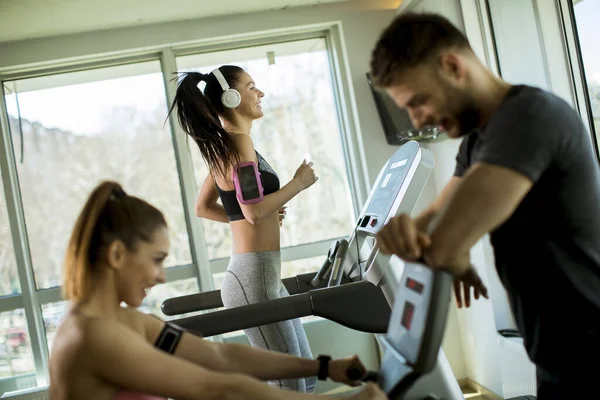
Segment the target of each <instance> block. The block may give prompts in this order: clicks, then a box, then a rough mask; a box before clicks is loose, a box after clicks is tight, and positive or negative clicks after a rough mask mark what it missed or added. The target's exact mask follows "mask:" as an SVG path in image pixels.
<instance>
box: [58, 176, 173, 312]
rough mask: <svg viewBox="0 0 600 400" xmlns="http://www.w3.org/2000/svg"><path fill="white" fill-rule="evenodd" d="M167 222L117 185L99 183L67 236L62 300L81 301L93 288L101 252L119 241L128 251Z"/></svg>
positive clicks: (160, 213)
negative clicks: (68, 236) (68, 237)
mask: <svg viewBox="0 0 600 400" xmlns="http://www.w3.org/2000/svg"><path fill="white" fill-rule="evenodd" d="M166 226H167V222H166V220H165V218H164V215H163V214H162V212H160V210H158V209H157V208H155V207H154V206H152V205H150V204H148V203H147V202H145V201H144V200H142V199H140V198H137V197H134V196H129V195H127V194H126V193H125V191H124V190H123V188H122V187H121V185H119V184H118V183H117V182H110V181H105V182H102V183H100V184H99V185H98V186H97V187H96V188H95V189H94V190H93V191H92V193H91V194H90V196H89V197H88V199H87V201H86V202H85V205H84V206H83V209H82V210H81V213H80V214H79V217H77V221H76V222H75V226H74V228H73V232H72V233H71V238H70V239H69V245H68V247H67V254H66V257H65V270H64V278H63V279H64V281H63V285H62V291H63V297H64V299H65V300H72V301H74V302H79V301H81V300H84V299H85V298H86V297H87V296H88V295H89V293H90V291H91V290H92V287H93V279H94V275H95V274H96V273H97V272H98V271H97V269H98V261H99V259H100V258H101V257H102V254H103V250H105V249H106V247H107V246H108V245H110V243H112V242H113V241H114V240H120V241H121V242H123V243H124V244H125V246H126V247H127V249H128V250H132V251H133V250H134V249H135V246H136V244H137V243H138V242H139V241H140V240H143V241H146V242H150V241H151V240H152V234H153V233H154V232H155V230H156V229H157V228H159V227H166Z"/></svg>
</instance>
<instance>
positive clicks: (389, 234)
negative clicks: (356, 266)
mask: <svg viewBox="0 0 600 400" xmlns="http://www.w3.org/2000/svg"><path fill="white" fill-rule="evenodd" d="M375 237H376V239H377V244H378V245H379V250H380V251H381V252H382V253H386V254H395V255H397V256H398V257H400V258H401V259H403V260H405V261H417V260H418V259H420V258H421V257H423V251H424V250H425V249H426V248H428V247H429V246H430V245H431V238H430V236H429V235H428V234H426V233H425V232H422V231H421V230H419V228H418V227H417V224H416V223H415V220H414V219H412V218H411V217H410V216H408V215H407V214H400V215H398V216H397V217H393V218H392V219H390V220H389V222H388V223H387V224H385V226H384V227H383V228H381V230H380V231H379V232H378V233H377V235H376V236H375Z"/></svg>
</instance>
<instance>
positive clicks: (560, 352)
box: [371, 13, 600, 399]
mask: <svg viewBox="0 0 600 400" xmlns="http://www.w3.org/2000/svg"><path fill="white" fill-rule="evenodd" d="M371 75H372V76H373V81H374V82H375V83H376V85H378V86H379V87H381V88H383V89H385V90H386V92H387V93H388V94H389V95H390V96H391V97H392V98H393V99H394V101H395V102H396V104H397V105H398V106H399V107H402V108H406V109H407V110H408V112H409V115H410V117H411V120H412V122H413V124H414V125H415V126H416V127H421V126H425V125H438V126H440V127H441V128H442V129H444V130H445V131H446V132H447V134H448V136H450V137H452V138H459V137H462V138H463V140H462V143H461V147H460V150H459V153H458V155H457V157H456V161H457V163H456V170H455V173H454V176H453V177H452V178H451V179H450V181H449V183H448V184H447V186H446V187H445V188H444V189H443V190H442V192H441V193H440V195H439V196H438V198H437V199H436V200H435V201H434V203H433V204H431V205H430V207H428V208H427V209H426V210H425V211H424V212H422V213H421V214H420V215H419V216H418V217H416V218H414V219H411V218H410V217H409V216H407V215H402V216H400V217H397V218H395V219H392V220H391V221H390V222H389V223H388V224H387V225H386V226H385V227H384V228H383V229H382V230H381V232H380V233H379V235H378V237H377V239H378V243H379V246H380V248H381V250H382V251H384V252H387V253H394V254H397V255H398V256H400V257H401V258H403V259H406V260H419V259H420V260H423V261H424V262H426V263H427V264H428V265H429V266H431V267H433V268H446V269H448V270H449V271H450V272H452V273H453V274H454V275H455V277H456V282H455V294H456V297H457V302H458V304H459V307H460V306H461V305H462V302H463V299H464V302H465V304H466V306H467V307H468V306H469V303H470V291H471V288H472V289H473V290H474V294H475V297H476V298H477V297H478V296H479V295H480V294H483V295H484V296H486V297H487V289H486V288H485V286H484V285H483V283H482V282H481V280H480V279H479V277H478V275H477V273H476V271H475V270H474V268H473V267H472V266H471V263H470V259H469V250H470V249H471V247H472V246H473V245H474V244H475V243H476V242H477V241H478V240H479V239H480V238H481V237H482V236H483V235H485V234H486V233H489V234H490V238H491V243H492V246H493V248H494V254H495V261H496V268H497V271H498V275H499V276H500V279H501V281H502V283H503V285H504V287H505V288H506V291H507V293H508V297H509V299H510V303H511V307H512V310H513V313H514V315H515V319H516V322H517V326H518V329H519V332H520V334H521V336H523V338H524V342H525V347H526V349H527V352H528V354H529V357H530V358H531V360H532V361H533V362H534V363H535V364H536V367H537V371H538V398H539V399H555V398H556V399H567V398H578V396H592V395H598V393H597V391H596V388H595V387H594V386H595V379H596V378H595V376H594V373H593V371H596V370H597V368H591V367H588V366H586V361H591V362H593V363H595V362H596V361H597V360H598V359H600V169H599V167H598V160H597V158H596V155H595V154H594V151H593V148H592V142H591V140H590V138H591V137H590V134H589V133H588V132H587V131H586V129H585V127H584V125H583V123H582V121H581V119H580V117H579V115H578V114H577V113H576V112H575V111H574V110H573V108H572V107H570V106H569V105H568V104H567V103H566V102H564V101H563V100H561V99H560V98H558V97H557V96H555V95H553V94H551V93H549V92H547V91H543V90H541V89H538V88H533V87H529V86H525V85H515V86H513V85H510V84H508V83H507V82H504V81H503V80H501V79H500V78H498V77H496V76H494V75H493V74H492V73H491V72H490V71H489V70H488V69H487V68H486V67H485V66H484V65H483V64H482V63H481V62H480V61H479V60H478V59H477V57H476V56H475V54H474V53H473V51H472V50H471V48H470V46H469V44H468V41H467V39H466V38H465V37H464V35H463V34H462V33H461V32H460V31H458V30H457V29H456V28H455V27H454V26H453V25H452V24H450V23H449V22H448V21H447V20H446V19H444V18H443V17H440V16H437V15H432V14H411V13H408V14H401V15H399V16H397V17H396V19H395V20H394V21H393V22H392V23H391V24H390V26H389V27H388V28H386V30H385V31H384V32H383V33H382V35H381V37H380V38H379V40H378V42H377V44H376V46H375V49H374V51H373V55H372V60H371ZM433 221H434V223H433V224H431V223H432V222H433ZM588 398H589V397H588Z"/></svg>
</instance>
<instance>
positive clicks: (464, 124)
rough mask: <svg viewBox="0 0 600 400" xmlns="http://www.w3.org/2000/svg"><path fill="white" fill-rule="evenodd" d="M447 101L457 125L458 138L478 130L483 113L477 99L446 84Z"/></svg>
mask: <svg viewBox="0 0 600 400" xmlns="http://www.w3.org/2000/svg"><path fill="white" fill-rule="evenodd" d="M445 86H446V101H447V104H449V105H450V109H451V115H452V116H453V117H454V122H455V123H456V127H455V129H456V130H457V131H458V136H459V137H460V136H464V135H466V134H468V133H470V132H472V131H473V130H475V129H477V128H478V127H479V125H480V123H481V112H480V110H479V108H478V107H477V105H476V103H475V99H473V97H472V96H471V95H470V94H468V93H465V92H461V91H459V90H458V89H455V88H452V87H450V85H449V84H446V85H445Z"/></svg>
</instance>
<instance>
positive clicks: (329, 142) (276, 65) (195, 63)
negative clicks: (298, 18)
mask: <svg viewBox="0 0 600 400" xmlns="http://www.w3.org/2000/svg"><path fill="white" fill-rule="evenodd" d="M223 64H233V65H238V66H240V67H242V68H244V70H246V71H247V72H248V73H249V74H250V76H252V78H253V79H254V81H255V82H256V85H257V88H259V89H260V90H262V91H263V92H264V93H265V97H264V98H263V99H262V101H261V103H262V107H263V111H264V117H263V118H262V119H260V120H257V121H255V122H254V125H253V127H252V140H253V142H254V145H255V148H256V150H257V151H258V152H259V153H261V154H262V155H263V156H264V157H265V158H266V159H267V161H268V162H269V163H270V164H271V166H272V167H273V168H274V169H275V171H276V172H277V174H278V175H279V179H280V182H281V185H282V186H283V185H285V184H286V183H287V182H289V181H290V180H291V178H292V177H293V176H294V173H295V172H296V169H297V168H298V166H300V164H301V162H302V160H303V159H305V158H310V159H311V160H312V161H313V162H314V168H315V172H316V174H317V175H318V176H319V181H317V182H316V183H315V184H314V185H313V186H311V187H310V188H308V189H307V190H305V191H303V192H301V193H300V194H299V195H298V196H296V197H295V198H294V199H292V200H291V201H290V202H289V203H288V205H287V206H288V208H287V215H286V219H285V220H284V223H283V227H282V229H281V246H282V247H283V248H285V247H290V246H301V245H309V244H312V243H315V242H322V241H330V240H331V239H335V238H338V237H345V236H348V234H349V233H350V231H351V229H352V224H353V219H354V218H353V207H352V197H351V195H350V190H349V183H348V173H347V171H346V165H345V160H344V152H343V147H342V135H341V131H340V127H339V125H338V116H337V110H336V104H335V99H334V92H333V85H332V79H331V70H332V69H331V66H330V63H329V54H328V51H327V45H326V40H325V38H323V37H317V38H313V39H305V40H296V41H290V42H283V43H277V44H269V45H261V46H255V47H245V48H240V49H234V50H227V51H218V52H210V53H202V54H192V55H185V56H180V57H177V66H178V68H179V70H180V71H184V70H196V71H200V72H202V73H209V72H210V71H211V70H212V69H213V68H216V67H217V66H219V65H223ZM189 149H190V152H191V155H192V159H193V161H194V168H195V171H194V175H195V179H196V183H197V185H198V188H199V187H200V186H201V185H202V183H203V181H204V179H205V178H206V176H207V173H208V171H207V168H206V166H205V163H204V162H203V160H202V158H201V155H200V152H199V150H198V148H197V146H196V145H195V143H193V142H192V141H189ZM202 224H203V226H204V233H205V240H206V242H207V247H208V255H209V258H210V259H218V258H227V257H229V255H230V253H231V232H230V230H229V227H228V225H227V224H222V223H218V222H213V221H208V220H204V219H203V220H202ZM306 250H307V253H306V254H304V257H306V256H309V257H310V256H317V255H321V254H322V255H324V254H325V252H323V251H322V247H321V246H320V247H318V248H314V250H309V249H308V248H307V249H306ZM318 264H319V263H308V264H307V263H305V262H295V263H294V264H290V265H289V267H286V268H284V269H283V270H282V276H283V277H285V276H288V275H287V274H290V275H295V274H297V273H299V272H300V271H305V270H307V265H308V269H309V270H315V269H317V268H318ZM215 270H219V268H214V269H213V271H215ZM215 281H216V282H217V283H218V282H219V277H218V276H215ZM217 286H218V285H217Z"/></svg>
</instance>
